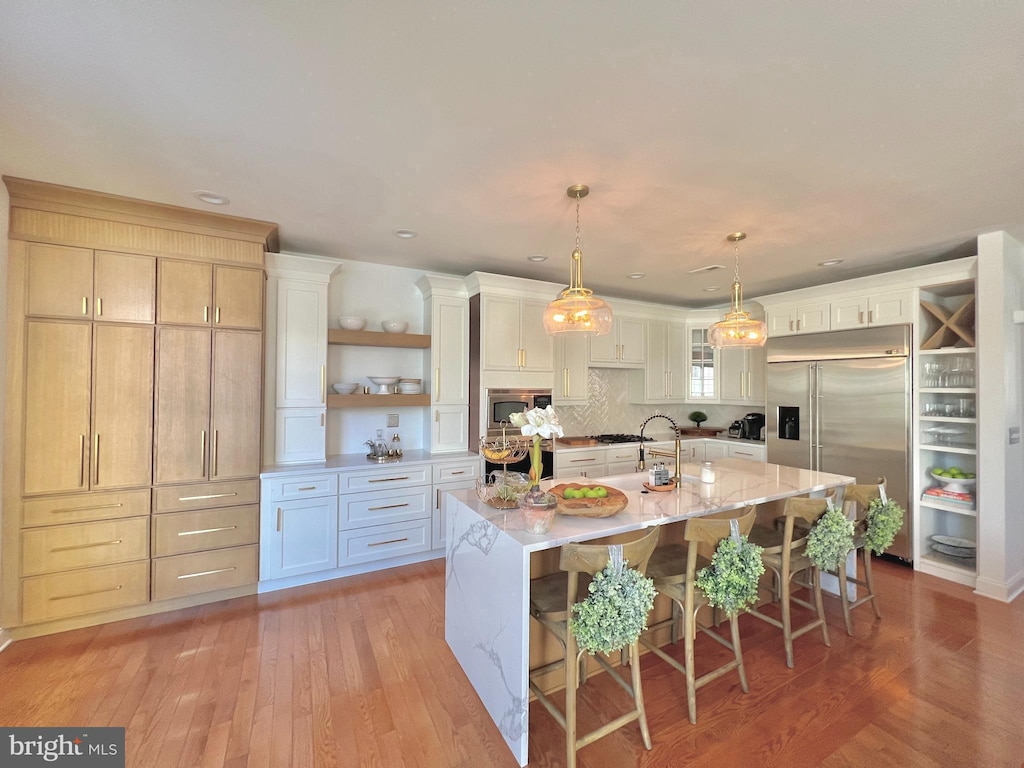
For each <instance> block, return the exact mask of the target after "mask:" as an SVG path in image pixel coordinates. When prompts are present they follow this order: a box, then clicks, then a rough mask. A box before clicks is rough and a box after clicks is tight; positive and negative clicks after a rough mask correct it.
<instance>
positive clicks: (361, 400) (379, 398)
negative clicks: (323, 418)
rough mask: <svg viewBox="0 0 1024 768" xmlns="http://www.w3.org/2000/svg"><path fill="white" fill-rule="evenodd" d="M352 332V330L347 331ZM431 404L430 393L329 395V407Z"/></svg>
mask: <svg viewBox="0 0 1024 768" xmlns="http://www.w3.org/2000/svg"><path fill="white" fill-rule="evenodd" d="M346 333H350V331H346ZM401 405H430V395H328V396H327V407H328V408H382V407H384V406H388V407H395V406H401Z"/></svg>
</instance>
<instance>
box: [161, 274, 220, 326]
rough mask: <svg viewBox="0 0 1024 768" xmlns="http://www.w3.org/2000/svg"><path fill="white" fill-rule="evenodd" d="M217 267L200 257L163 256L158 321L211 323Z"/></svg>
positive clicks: (179, 323) (190, 323) (189, 323)
mask: <svg viewBox="0 0 1024 768" xmlns="http://www.w3.org/2000/svg"><path fill="white" fill-rule="evenodd" d="M212 286H213V267H212V266H211V265H210V264H203V263H201V262H197V261H175V260H174V259H160V262H159V264H158V271H157V311H156V319H157V322H158V323H172V324H175V325H209V324H210V306H211V304H212V301H211V297H212Z"/></svg>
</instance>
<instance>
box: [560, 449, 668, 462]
mask: <svg viewBox="0 0 1024 768" xmlns="http://www.w3.org/2000/svg"><path fill="white" fill-rule="evenodd" d="M649 453H650V452H649ZM584 461H597V459H595V458H593V457H591V458H589V459H569V463H570V464H579V463H580V462H584Z"/></svg>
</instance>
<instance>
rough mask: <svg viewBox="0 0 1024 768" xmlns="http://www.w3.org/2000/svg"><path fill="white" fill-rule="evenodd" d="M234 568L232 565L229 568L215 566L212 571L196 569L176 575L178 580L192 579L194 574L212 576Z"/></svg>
mask: <svg viewBox="0 0 1024 768" xmlns="http://www.w3.org/2000/svg"><path fill="white" fill-rule="evenodd" d="M234 570H237V568H236V567H235V566H233V565H232V566H231V567H230V568H215V569H214V570H212V571H198V572H196V573H183V574H181V576H179V577H178V580H179V581H180V580H181V579H194V578H195V577H196V576H212V575H213V574H215V573H227V572H228V571H234Z"/></svg>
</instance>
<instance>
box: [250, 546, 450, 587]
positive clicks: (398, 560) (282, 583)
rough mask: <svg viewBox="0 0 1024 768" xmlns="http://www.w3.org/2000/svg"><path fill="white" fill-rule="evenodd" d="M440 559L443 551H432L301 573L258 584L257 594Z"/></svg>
mask: <svg viewBox="0 0 1024 768" xmlns="http://www.w3.org/2000/svg"><path fill="white" fill-rule="evenodd" d="M442 557H444V550H443V549H432V550H429V551H427V552H417V553H415V554H412V555H403V556H402V557H391V558H388V559H387V560H381V561H379V562H376V563H363V564H360V565H349V566H346V567H344V568H331V569H330V570H328V571H317V572H315V573H303V574H301V575H299V576H286V577H285V578H283V579H270V580H267V581H261V582H260V583H259V593H260V594H261V595H262V594H264V593H266V592H277V591H278V590H280V589H292V588H293V587H302V586H305V585H306V584H319V583H320V582H321V581H331V580H332V579H343V578H345V577H346V576H358V575H359V574H361V573H373V572H374V571H383V570H385V569H387V568H398V567H399V566H402V565H413V564H415V563H422V562H426V561H427V560H437V559H439V558H442Z"/></svg>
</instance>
